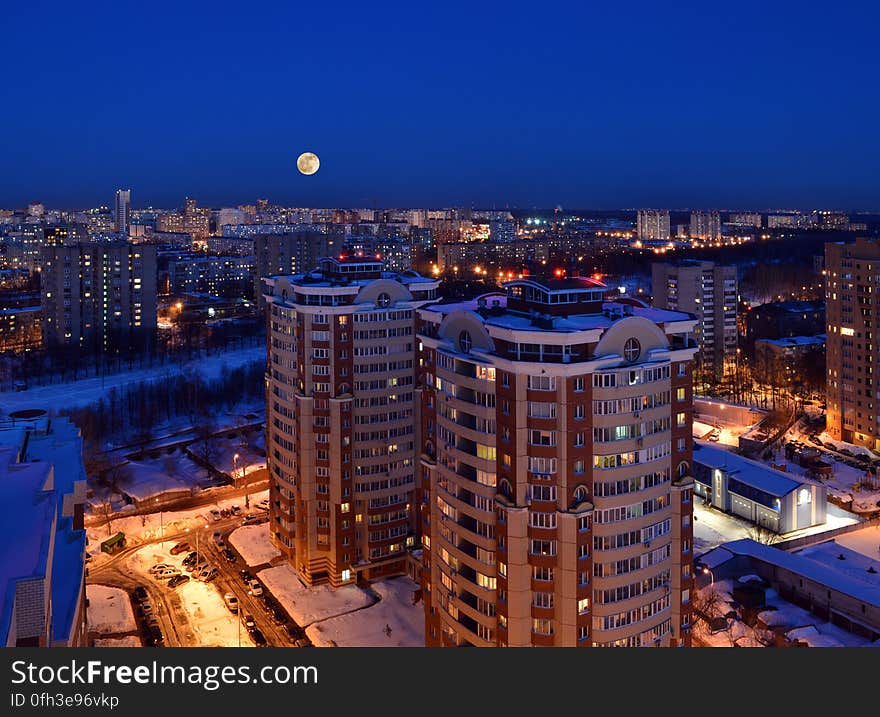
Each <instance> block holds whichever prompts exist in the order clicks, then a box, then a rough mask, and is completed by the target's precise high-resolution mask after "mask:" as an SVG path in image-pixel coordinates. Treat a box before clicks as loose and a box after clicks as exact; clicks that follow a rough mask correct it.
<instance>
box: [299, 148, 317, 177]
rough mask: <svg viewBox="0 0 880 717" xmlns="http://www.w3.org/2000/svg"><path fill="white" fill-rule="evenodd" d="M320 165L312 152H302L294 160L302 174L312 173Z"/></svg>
mask: <svg viewBox="0 0 880 717" xmlns="http://www.w3.org/2000/svg"><path fill="white" fill-rule="evenodd" d="M320 166H321V161H320V160H319V159H318V155H317V154H315V153H313V152H303V153H302V154H301V155H300V156H299V157H298V158H297V160H296V168H297V169H298V170H299V171H300V172H302V173H303V174H314V173H315V172H317V171H318V167H320Z"/></svg>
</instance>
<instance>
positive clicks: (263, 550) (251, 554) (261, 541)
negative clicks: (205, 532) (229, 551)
mask: <svg viewBox="0 0 880 717" xmlns="http://www.w3.org/2000/svg"><path fill="white" fill-rule="evenodd" d="M229 542H230V543H232V546H233V547H234V548H235V549H236V550H237V551H238V552H239V553H240V554H241V557H242V558H243V559H244V561H245V562H246V563H247V564H248V567H254V566H256V565H263V564H264V563H268V562H270V561H271V560H272V559H273V558H276V557H278V556H279V555H281V553H280V552H279V551H278V549H277V548H276V547H275V546H274V545H272V543H270V542H269V524H268V523H261V524H259V525H246V526H244V527H242V528H236V529H235V530H233V531H232V533H230V534H229Z"/></svg>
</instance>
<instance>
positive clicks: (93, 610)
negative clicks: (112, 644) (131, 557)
mask: <svg viewBox="0 0 880 717" xmlns="http://www.w3.org/2000/svg"><path fill="white" fill-rule="evenodd" d="M86 598H87V599H88V601H89V607H88V611H87V614H86V620H87V621H88V626H89V630H90V631H92V632H97V633H99V634H101V635H112V634H114V633H120V632H133V631H135V630H137V624H136V623H135V621H134V612H132V609H131V600H130V599H129V597H128V594H127V593H126V592H125V590H122V589H121V588H112V587H109V586H107V585H86Z"/></svg>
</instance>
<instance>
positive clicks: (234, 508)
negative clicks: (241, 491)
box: [230, 505, 241, 515]
mask: <svg viewBox="0 0 880 717" xmlns="http://www.w3.org/2000/svg"><path fill="white" fill-rule="evenodd" d="M230 511H231V512H232V514H233V515H241V506H238V505H233V506H232V508H230Z"/></svg>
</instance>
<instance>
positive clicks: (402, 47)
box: [0, 0, 880, 210]
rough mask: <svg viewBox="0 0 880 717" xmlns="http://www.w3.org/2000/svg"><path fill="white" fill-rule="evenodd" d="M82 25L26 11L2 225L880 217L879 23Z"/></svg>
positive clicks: (647, 13) (3, 119) (72, 16)
mask: <svg viewBox="0 0 880 717" xmlns="http://www.w3.org/2000/svg"><path fill="white" fill-rule="evenodd" d="M85 5H88V6H89V7H88V8H87V9H81V7H80V3H71V2H64V3H60V2H59V3H40V2H36V3H34V2H30V3H27V6H26V4H25V3H23V2H14V3H6V4H4V8H3V16H2V25H3V32H2V33H0V49H2V55H0V58H2V59H0V137H2V141H0V207H6V208H14V207H21V206H23V205H24V204H26V203H27V202H28V201H29V200H34V199H41V200H43V201H44V202H46V203H47V204H48V205H51V206H63V207H71V208H72V207H81V206H93V205H96V204H100V203H104V204H106V203H109V202H111V201H112V196H113V191H114V190H115V189H116V188H117V187H131V188H132V204H133V205H134V206H135V207H142V206H147V205H149V204H152V205H155V206H169V207H170V206H177V205H180V204H182V202H183V197H184V195H187V194H189V195H191V196H195V197H197V198H198V199H199V201H200V204H202V205H206V206H215V207H216V206H224V205H226V206H229V205H233V204H239V203H244V202H252V201H253V200H254V199H255V198H256V197H258V196H266V197H269V198H270V199H271V200H272V201H273V202H276V203H282V204H290V205H298V206H374V205H377V206H449V205H472V206H478V207H491V206H497V207H504V206H508V205H509V206H511V207H513V206H518V207H532V206H541V207H547V206H550V207H552V206H555V205H558V204H561V205H562V206H563V207H564V208H575V207H578V208H614V207H636V206H665V207H671V208H683V207H721V208H725V207H727V208H747V207H757V208H768V207H777V208H778V207H792V208H795V207H801V208H810V207H815V206H823V207H828V208H842V209H851V210H855V209H878V208H880V171H878V165H880V87H878V82H880V51H878V39H877V38H878V34H877V33H878V26H880V23H878V20H880V9H878V5H877V4H875V3H868V2H863V3H850V2H834V3H822V5H823V6H824V7H823V8H822V9H821V11H820V9H818V8H817V7H815V6H816V5H818V4H816V3H802V2H801V3H788V2H763V3H757V2H754V3H753V2H735V3H731V2H728V3H715V2H712V3H710V2H706V1H705V0H703V2H700V3H693V4H691V3H659V2H650V3H647V2H645V3H641V2H628V3H626V2H616V3H595V2H579V3H553V2H545V3H540V2H539V3H529V4H527V5H525V4H520V3H509V2H508V3H484V2H473V0H471V2H467V3H454V2H448V1H446V2H435V3H417V2H412V0H410V1H409V2H403V3H396V2H379V3H369V2H359V3H356V4H355V3H334V2H285V3H280V2H279V3H277V4H275V6H274V7H271V8H270V7H269V6H271V5H272V4H271V3H257V2H254V3H244V2H236V3H229V4H226V3H222V2H211V3H198V2H188V1H187V2H183V1H178V2H174V3H165V2H149V3H121V2H115V3H112V4H110V3H108V4H103V3H102V4H97V3H83V6H85ZM596 5H600V6H602V7H600V8H595V7H594V6H596ZM769 5H772V8H771V7H766V6H769ZM605 6H608V7H605ZM267 8H268V9H267ZM671 8H672V9H671ZM305 150H311V151H314V152H316V153H317V154H318V155H319V156H320V158H321V169H320V171H319V172H318V173H317V174H316V175H314V176H312V177H304V176H301V175H299V174H298V173H297V171H296V167H295V161H296V156H297V155H298V154H299V153H300V152H301V151H305Z"/></svg>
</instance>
